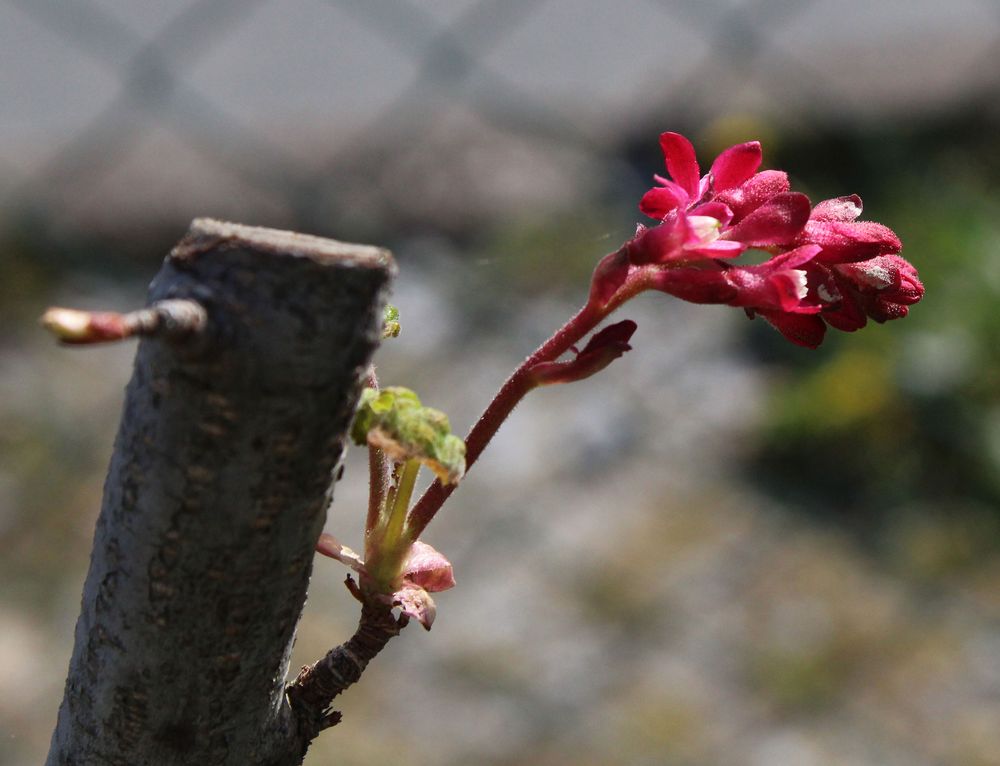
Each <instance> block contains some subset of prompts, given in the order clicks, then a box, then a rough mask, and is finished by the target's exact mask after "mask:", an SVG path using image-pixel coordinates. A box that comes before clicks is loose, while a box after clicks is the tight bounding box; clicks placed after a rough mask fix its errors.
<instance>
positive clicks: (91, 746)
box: [48, 219, 395, 766]
mask: <svg viewBox="0 0 1000 766" xmlns="http://www.w3.org/2000/svg"><path fill="white" fill-rule="evenodd" d="M394 269H395V267H394V265H393V262H392V258H391V256H390V255H389V253H388V252H386V251H384V250H379V249H377V248H371V247H363V246H357V245H345V244H343V243H338V242H332V241H330V240H323V239H318V238H315V237H306V236H301V235H295V234H290V233H286V232H276V231H273V230H269V229H256V228H250V227H244V226H237V225H233V224H223V223H220V222H217V221H210V220H204V219H201V220H198V221H195V222H194V224H193V225H192V228H191V230H190V231H189V233H188V235H187V236H186V237H185V239H184V240H182V242H181V243H180V244H179V245H178V246H177V247H176V248H175V249H174V250H173V251H172V252H171V253H170V255H169V256H168V257H167V259H166V262H165V263H164V266H163V268H162V270H161V271H160V273H159V274H158V275H157V277H156V279H155V280H154V282H153V284H152V285H151V288H150V296H149V297H150V302H153V301H156V300H163V299H169V298H192V299H195V300H197V301H199V302H200V303H201V304H202V305H204V306H205V308H206V309H207V311H208V316H209V321H208V326H207V328H206V331H205V332H203V333H201V334H200V335H199V336H197V337H194V338H189V339H188V340H187V341H185V342H183V343H179V342H171V341H169V340H166V339H163V338H146V339H143V340H142V341H141V342H140V344H139V349H138V353H137V356H136V362H135V370H134V373H133V377H132V380H131V382H130V383H129V386H128V389H127V391H126V401H125V406H124V411H123V416H122V422H121V425H120V429H119V432H118V436H117V439H116V442H115V447H114V454H113V456H112V459H111V466H110V469H109V473H108V477H107V483H106V486H105V490H104V501H103V506H102V509H101V514H100V518H99V519H98V522H97V529H96V533H95V539H94V549H93V554H92V558H91V563H90V571H89V573H88V575H87V580H86V584H85V586H84V592H83V605H82V611H81V615H80V619H79V622H78V623H77V627H76V643H75V647H74V650H73V656H72V660H71V662H70V668H69V675H68V678H67V682H66V691H65V698H64V700H63V703H62V706H61V708H60V710H59V719H58V723H57V725H56V729H55V733H54V734H53V737H52V747H51V750H50V753H49V758H48V764H50V765H52V766H54V765H55V764H65V765H68V764H102V765H110V766H119V765H120V766H126V765H127V766H137V765H138V764H240V766H245V765H246V764H274V765H275V766H277V765H278V764H294V763H299V762H300V761H301V758H302V756H303V755H304V752H305V748H306V747H307V746H308V737H309V733H308V732H302V731H300V730H299V729H300V725H299V723H298V720H297V719H296V717H295V715H294V714H293V713H292V711H291V708H290V707H289V705H288V703H287V701H286V699H285V695H284V680H285V676H286V671H287V665H288V657H289V653H290V650H291V646H292V640H293V637H294V632H295V625H296V623H297V621H298V618H299V615H300V612H301V609H302V606H303V603H304V601H305V596H306V586H307V583H308V580H309V575H310V572H311V568H312V560H313V548H314V545H315V543H316V540H317V538H318V536H319V534H320V531H321V530H322V527H323V523H324V520H325V515H326V508H327V506H328V504H329V501H330V490H331V486H332V475H333V473H334V471H335V470H336V469H337V466H338V463H339V460H340V457H341V454H342V447H343V440H344V435H345V433H346V430H347V428H348V425H349V422H350V418H351V415H352V412H353V408H354V406H355V403H356V399H357V395H358V392H359V383H360V381H361V379H362V376H363V374H364V372H365V369H366V367H367V364H368V362H369V359H370V356H371V354H372V351H373V350H374V348H375V346H376V345H377V343H378V338H379V331H380V328H381V308H382V304H383V295H384V291H385V289H386V287H387V284H388V282H389V280H390V278H391V276H392V274H393V273H394Z"/></svg>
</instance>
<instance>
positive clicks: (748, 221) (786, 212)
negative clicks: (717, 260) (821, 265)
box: [723, 192, 809, 247]
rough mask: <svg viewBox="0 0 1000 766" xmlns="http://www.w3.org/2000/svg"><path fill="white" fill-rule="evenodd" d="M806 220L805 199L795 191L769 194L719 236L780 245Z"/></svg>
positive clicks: (793, 234)
mask: <svg viewBox="0 0 1000 766" xmlns="http://www.w3.org/2000/svg"><path fill="white" fill-rule="evenodd" d="M808 220H809V198H808V197H806V195H805V194H799V193H798V192H785V193H782V194H776V195H775V196H773V197H771V199H770V200H768V201H767V202H766V203H764V204H763V205H761V206H760V207H759V208H757V209H756V210H754V211H753V212H752V213H750V215H748V216H747V217H746V218H744V219H743V220H742V221H740V222H739V223H738V224H736V225H735V226H734V227H732V228H731V229H729V230H728V231H727V232H726V233H725V234H724V235H723V236H724V237H725V238H726V239H735V240H737V241H739V242H743V243H744V244H746V245H749V246H750V247H766V246H768V245H782V244H787V243H788V242H790V241H791V240H792V239H793V238H794V237H795V236H796V235H797V234H798V233H799V232H801V231H802V227H803V226H805V225H806V222H807V221H808ZM803 244H807V243H803Z"/></svg>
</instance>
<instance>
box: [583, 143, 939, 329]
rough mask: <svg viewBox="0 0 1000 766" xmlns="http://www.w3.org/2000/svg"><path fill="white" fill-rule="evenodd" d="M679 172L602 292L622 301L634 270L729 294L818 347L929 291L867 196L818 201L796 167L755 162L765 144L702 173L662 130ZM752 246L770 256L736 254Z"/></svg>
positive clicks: (657, 281)
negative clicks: (794, 177) (749, 259)
mask: <svg viewBox="0 0 1000 766" xmlns="http://www.w3.org/2000/svg"><path fill="white" fill-rule="evenodd" d="M660 146H661V148H662V149H663V156H664V160H665V163H666V166H667V171H668V173H669V174H670V178H664V177H661V176H656V177H655V178H656V182H657V186H655V187H654V188H652V189H650V190H649V191H648V192H646V194H645V195H644V196H643V198H642V201H641V202H640V204H639V208H640V209H641V210H642V211H643V212H644V213H645V214H646V215H648V216H650V217H652V218H656V219H657V220H658V221H659V224H658V225H656V226H652V227H648V228H647V227H645V226H640V227H639V229H638V231H637V232H636V235H635V237H633V238H632V239H631V240H630V241H629V242H627V243H626V244H625V246H624V247H623V248H622V250H620V251H618V252H617V253H614V254H612V255H611V256H608V258H606V259H605V260H604V261H602V263H601V265H600V266H599V267H598V270H597V271H596V272H595V276H594V282H593V285H592V288H591V296H592V298H593V299H595V300H598V301H599V302H601V303H605V304H606V303H608V302H610V301H611V300H612V297H613V295H614V294H615V291H617V290H618V289H619V288H620V287H621V286H622V285H624V284H625V283H626V279H627V277H628V276H629V275H630V274H632V273H633V272H634V271H636V270H643V271H644V278H645V280H646V282H645V284H646V285H647V286H649V287H652V288H653V289H657V290H662V291H663V292H667V293H670V294H671V295H675V296H677V297H679V298H682V299H684V300H688V301H692V302H694V303H726V304H729V305H730V306H739V307H742V308H743V309H745V310H746V312H747V314H748V315H749V316H750V317H753V316H755V315H757V314H759V315H761V316H763V317H764V318H765V319H767V320H768V321H769V322H770V323H771V324H773V325H774V326H775V327H776V328H777V329H778V330H779V331H780V332H781V333H782V334H783V335H785V337H787V338H788V339H789V340H791V341H792V342H794V343H797V344H799V345H803V346H808V347H810V348H815V347H816V346H818V345H819V344H820V342H822V340H823V336H824V334H825V332H826V324H830V325H831V326H832V327H835V328H836V329H839V330H844V331H853V330H857V329H859V328H861V327H863V326H864V325H865V324H866V323H867V320H868V318H869V317H870V318H872V319H874V320H875V321H877V322H885V321H887V320H889V319H896V318H899V317H903V316H906V313H907V311H908V310H909V306H910V305H912V304H913V303H916V302H917V301H919V300H920V299H921V297H923V293H924V287H923V285H922V284H921V282H920V279H919V277H918V276H917V272H916V269H914V268H913V266H911V265H910V264H909V263H908V262H907V261H905V260H904V259H903V258H901V257H899V255H898V253H899V251H900V249H901V247H902V244H901V243H900V241H899V237H897V236H896V234H895V232H893V231H892V230H891V229H889V228H888V227H886V226H883V225H881V224H878V223H873V222H871V221H858V220H856V219H857V218H858V216H859V215H860V214H861V209H862V206H861V199H860V198H859V197H858V196H857V195H850V196H846V197H838V198H836V199H830V200H824V201H823V202H820V203H819V204H818V205H816V206H815V207H814V208H812V207H811V206H810V203H809V199H808V198H807V197H806V196H805V195H804V194H799V193H797V192H792V191H790V187H789V182H788V176H787V175H786V174H785V173H783V172H781V171H777V170H765V171H763V172H757V170H758V168H759V167H760V163H761V150H760V144H759V143H757V142H756V141H752V142H749V143H745V144H738V145H736V146H732V147H730V148H729V149H726V150H725V151H724V152H722V154H720V155H719V156H718V157H717V158H716V159H715V161H714V162H713V163H712V167H711V169H710V170H709V172H708V173H707V174H705V175H704V176H702V175H701V171H700V168H699V167H698V161H697V159H696V157H695V152H694V147H693V146H692V145H691V142H690V141H688V140H687V139H686V138H684V137H683V136H681V135H678V134H677V133H664V134H663V135H661V136H660ZM747 248H756V249H761V250H765V251H767V252H769V253H770V254H771V257H770V258H769V259H768V260H767V261H765V262H763V263H761V264H759V265H753V266H745V265H737V264H734V263H732V262H731V259H732V258H734V257H736V256H738V255H740V254H741V253H742V252H743V251H744V250H746V249H747Z"/></svg>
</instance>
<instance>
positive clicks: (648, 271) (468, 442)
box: [406, 266, 653, 540]
mask: <svg viewBox="0 0 1000 766" xmlns="http://www.w3.org/2000/svg"><path fill="white" fill-rule="evenodd" d="M652 273H653V269H652V268H651V267H648V266H647V267H638V268H636V267H632V270H631V271H630V272H629V274H628V278H627V279H626V280H625V282H624V283H623V284H622V285H621V286H620V287H619V288H618V290H617V291H616V292H615V293H614V295H613V296H612V297H611V298H609V299H608V300H607V302H605V303H604V304H601V305H597V304H595V303H593V302H592V301H591V302H588V303H587V304H586V305H585V306H584V307H583V308H582V309H580V310H579V311H578V312H577V313H576V314H575V315H574V316H573V317H572V318H571V319H570V320H569V321H568V322H566V324H564V325H563V326H562V327H560V328H559V329H558V330H557V331H556V332H555V334H554V335H553V336H552V337H551V338H549V339H548V340H547V341H545V342H544V343H543V344H542V345H541V346H539V347H538V348H537V349H536V350H535V352H534V353H533V354H532V355H531V356H529V357H528V358H527V359H525V360H524V362H522V363H521V365H520V366H519V367H518V368H517V369H516V370H514V372H513V374H512V375H511V376H510V377H509V378H507V381H506V382H505V383H504V384H503V386H501V388H500V390H499V391H498V392H497V395H496V396H495V397H493V401H491V402H490V403H489V405H488V406H487V407H486V409H485V410H484V411H483V414H482V415H480V416H479V420H477V421H476V424H475V425H474V426H473V427H472V430H471V431H469V435H468V436H467V437H466V438H465V470H466V473H468V471H469V469H470V468H472V466H473V464H474V463H475V462H476V460H477V459H478V458H479V456H480V455H481V454H482V452H483V450H484V449H485V448H486V445H487V444H489V442H490V439H492V438H493V436H494V434H496V432H497V429H498V428H500V425H501V424H502V423H503V422H504V421H505V420H506V419H507V416H508V415H510V413H511V412H513V410H514V407H516V406H517V403H518V402H519V401H521V399H522V398H524V395H525V394H527V393H528V392H529V391H530V390H531V389H532V388H534V387H535V386H536V385H537V383H536V382H535V381H534V380H532V378H531V372H530V371H531V368H532V367H534V366H535V365H536V364H538V363H539V362H552V361H555V360H556V359H558V358H559V357H560V356H562V355H563V354H564V353H566V352H567V351H568V350H569V349H570V348H571V347H572V346H573V345H574V344H575V343H578V342H579V341H580V340H581V339H583V338H584V336H586V335H587V333H589V332H590V331H591V330H593V329H594V328H595V327H597V325H598V324H600V322H601V321H602V320H603V319H604V318H605V317H607V316H608V315H609V314H610V313H611V312H613V311H614V310H615V309H617V308H618V307H619V306H621V305H622V304H623V303H624V302H625V301H627V300H628V299H629V298H633V297H635V296H636V295H638V294H639V293H640V292H642V291H643V290H646V289H649V287H651V281H650V276H651V275H652ZM456 486H457V485H455V484H449V485H447V486H445V485H443V484H441V482H440V481H435V482H434V483H433V484H431V485H430V486H429V487H428V488H427V489H426V490H425V491H424V494H423V495H421V497H420V499H419V500H418V501H417V503H416V504H415V505H414V506H413V509H412V510H411V511H410V516H409V518H408V520H407V529H406V532H407V535H408V536H409V538H410V539H411V540H415V539H417V537H418V536H419V535H420V533H421V532H423V531H424V529H425V528H426V527H427V525H428V524H429V523H430V520H431V519H432V518H434V514H436V513H437V512H438V510H439V509H440V508H441V506H442V505H443V504H444V501H445V500H447V499H448V497H449V495H451V493H452V492H454V491H455V487H456Z"/></svg>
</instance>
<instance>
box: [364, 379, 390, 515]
mask: <svg viewBox="0 0 1000 766" xmlns="http://www.w3.org/2000/svg"><path fill="white" fill-rule="evenodd" d="M366 383H367V385H368V387H369V388H374V389H375V390H376V391H377V390H378V378H376V377H375V368H374V367H369V368H368V380H367V381H366ZM388 488H389V465H388V462H387V461H386V459H385V453H383V452H382V450H380V449H379V448H378V447H374V446H372V445H370V444H369V445H368V518H367V519H366V520H365V534H366V535H367V534H368V533H369V532H371V531H372V530H373V529H374V528H375V524H376V523H377V522H378V516H379V511H380V510H381V509H382V500H383V498H384V497H385V493H386V490H387V489H388Z"/></svg>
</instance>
